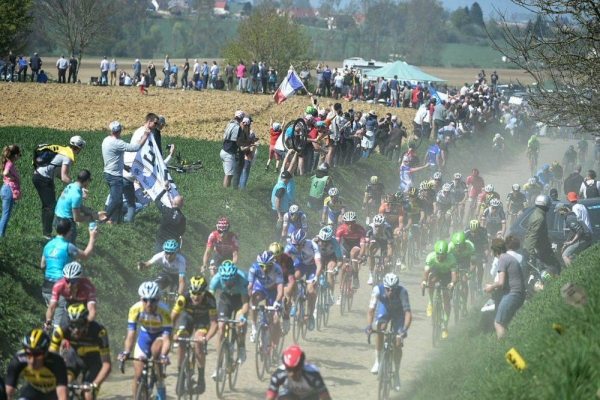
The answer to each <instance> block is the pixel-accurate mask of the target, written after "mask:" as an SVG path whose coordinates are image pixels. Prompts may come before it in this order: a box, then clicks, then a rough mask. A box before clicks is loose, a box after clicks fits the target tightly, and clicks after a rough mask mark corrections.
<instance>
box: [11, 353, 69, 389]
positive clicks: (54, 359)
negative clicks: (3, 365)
mask: <svg viewBox="0 0 600 400" xmlns="http://www.w3.org/2000/svg"><path fill="white" fill-rule="evenodd" d="M19 378H23V379H24V380H25V382H27V383H28V384H29V385H30V386H31V387H32V388H33V389H35V390H37V391H38V392H42V393H50V392H53V391H54V390H56V387H57V386H66V385H67V367H66V365H65V362H64V361H63V359H62V357H61V356H59V355H58V354H56V353H51V352H49V353H47V354H46V356H45V358H44V364H43V365H42V367H41V368H40V369H33V368H29V367H28V366H27V355H26V354H25V350H22V351H19V352H18V353H17V354H15V356H14V357H13V359H12V360H11V362H10V364H9V365H8V371H7V373H6V385H7V386H12V387H14V388H16V387H17V383H18V382H19Z"/></svg>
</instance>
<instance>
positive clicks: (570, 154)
mask: <svg viewBox="0 0 600 400" xmlns="http://www.w3.org/2000/svg"><path fill="white" fill-rule="evenodd" d="M576 162H577V150H575V146H573V145H570V146H569V148H568V149H567V151H565V155H564V156H563V164H564V165H565V169H566V170H567V171H573V170H574V169H575V163H576Z"/></svg>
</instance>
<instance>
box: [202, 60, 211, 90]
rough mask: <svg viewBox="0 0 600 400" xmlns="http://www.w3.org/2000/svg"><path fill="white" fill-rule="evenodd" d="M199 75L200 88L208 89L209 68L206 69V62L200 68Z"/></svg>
mask: <svg viewBox="0 0 600 400" xmlns="http://www.w3.org/2000/svg"><path fill="white" fill-rule="evenodd" d="M200 74H201V75H202V86H203V87H204V88H206V89H208V76H209V75H210V68H208V63H207V62H206V61H204V62H203V63H202V66H201V67H200Z"/></svg>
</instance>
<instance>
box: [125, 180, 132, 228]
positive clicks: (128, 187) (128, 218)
mask: <svg viewBox="0 0 600 400" xmlns="http://www.w3.org/2000/svg"><path fill="white" fill-rule="evenodd" d="M123 194H124V195H125V202H126V203H127V213H126V214H125V218H124V221H125V222H133V220H134V219H135V188H134V187H133V182H131V181H130V180H129V179H125V178H123Z"/></svg>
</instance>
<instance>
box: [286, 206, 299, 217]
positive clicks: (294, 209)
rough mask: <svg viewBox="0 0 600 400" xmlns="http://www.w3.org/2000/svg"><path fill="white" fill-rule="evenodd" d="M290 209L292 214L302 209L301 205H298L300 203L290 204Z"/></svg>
mask: <svg viewBox="0 0 600 400" xmlns="http://www.w3.org/2000/svg"><path fill="white" fill-rule="evenodd" d="M288 211H289V213H290V215H294V214H296V213H297V212H298V211H300V207H298V205H297V204H292V205H291V206H290V209H289V210H288Z"/></svg>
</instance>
